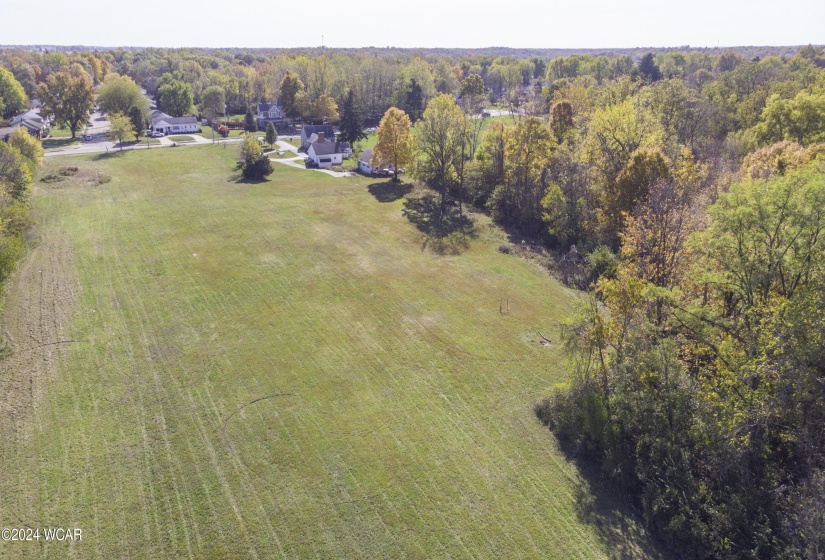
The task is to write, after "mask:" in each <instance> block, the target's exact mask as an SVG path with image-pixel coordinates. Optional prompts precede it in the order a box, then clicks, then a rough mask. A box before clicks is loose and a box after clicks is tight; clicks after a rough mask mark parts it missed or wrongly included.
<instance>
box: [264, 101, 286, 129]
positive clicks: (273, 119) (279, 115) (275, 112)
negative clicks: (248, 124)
mask: <svg viewBox="0 0 825 560" xmlns="http://www.w3.org/2000/svg"><path fill="white" fill-rule="evenodd" d="M257 111H258V128H260V129H261V130H266V125H267V124H268V123H273V124H274V125H275V126H278V125H279V124H283V123H284V121H285V118H284V108H283V106H282V105H281V100H280V99H276V100H275V103H258V107H257Z"/></svg>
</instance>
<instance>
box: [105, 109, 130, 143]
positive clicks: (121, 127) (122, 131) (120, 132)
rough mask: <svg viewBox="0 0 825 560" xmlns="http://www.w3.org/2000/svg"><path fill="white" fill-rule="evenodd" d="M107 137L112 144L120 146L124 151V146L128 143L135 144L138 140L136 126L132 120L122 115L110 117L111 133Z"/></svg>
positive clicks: (117, 114) (116, 114) (114, 114)
mask: <svg viewBox="0 0 825 560" xmlns="http://www.w3.org/2000/svg"><path fill="white" fill-rule="evenodd" d="M106 136H107V137H108V138H109V140H111V141H112V142H116V143H118V144H120V149H121V150H122V149H123V144H125V143H126V142H134V141H135V140H136V139H137V134H136V132H135V126H134V125H133V124H132V121H131V119H130V118H129V117H128V116H126V115H123V114H121V113H112V114H110V115H109V132H107V133H106Z"/></svg>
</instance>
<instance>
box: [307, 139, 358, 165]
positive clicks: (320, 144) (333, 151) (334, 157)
mask: <svg viewBox="0 0 825 560" xmlns="http://www.w3.org/2000/svg"><path fill="white" fill-rule="evenodd" d="M343 144H344V143H342V142H336V141H335V140H327V139H326V136H325V135H324V133H323V132H321V133H319V134H318V140H316V141H315V142H313V143H312V144H310V145H309V150H307V155H308V156H309V159H311V160H312V161H314V162H315V164H316V165H317V166H318V167H320V168H324V167H332V166H333V165H341V163H343V161H344V155H345V148H344V146H343ZM347 146H348V145H347Z"/></svg>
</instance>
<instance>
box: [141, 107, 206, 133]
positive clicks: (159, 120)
mask: <svg viewBox="0 0 825 560" xmlns="http://www.w3.org/2000/svg"><path fill="white" fill-rule="evenodd" d="M151 120H152V126H151V129H152V131H153V132H160V133H161V134H181V133H184V132H198V130H199V129H198V118H197V117H170V116H169V115H167V114H166V113H163V112H161V111H158V110H154V111H152V116H151Z"/></svg>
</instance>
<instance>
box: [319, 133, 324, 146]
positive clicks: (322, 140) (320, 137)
mask: <svg viewBox="0 0 825 560" xmlns="http://www.w3.org/2000/svg"><path fill="white" fill-rule="evenodd" d="M324 142H326V139H325V138H324V133H323V132H319V133H318V143H319V144H323V143H324Z"/></svg>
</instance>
